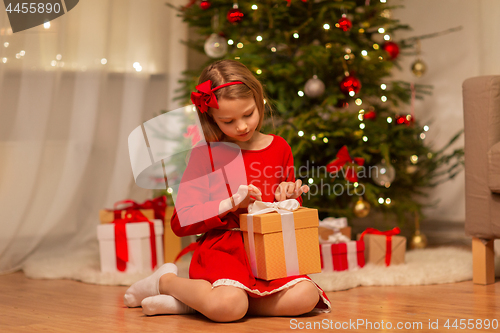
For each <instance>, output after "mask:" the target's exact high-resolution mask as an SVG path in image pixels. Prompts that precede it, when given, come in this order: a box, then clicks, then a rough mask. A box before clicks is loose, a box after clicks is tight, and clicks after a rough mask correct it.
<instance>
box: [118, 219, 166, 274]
mask: <svg viewBox="0 0 500 333" xmlns="http://www.w3.org/2000/svg"><path fill="white" fill-rule="evenodd" d="M137 222H148V223H149V233H150V234H149V241H150V244H151V268H152V269H153V270H154V269H155V268H156V264H157V259H156V235H155V225H154V223H153V222H151V221H150V220H148V218H147V217H146V216H144V214H142V213H141V212H140V211H139V210H135V211H130V212H128V213H127V215H126V216H125V218H123V219H122V218H120V219H116V220H114V221H113V223H114V224H115V251H116V268H117V269H118V270H119V271H120V272H124V271H125V269H126V268H127V262H128V243H127V229H126V224H127V223H137Z"/></svg>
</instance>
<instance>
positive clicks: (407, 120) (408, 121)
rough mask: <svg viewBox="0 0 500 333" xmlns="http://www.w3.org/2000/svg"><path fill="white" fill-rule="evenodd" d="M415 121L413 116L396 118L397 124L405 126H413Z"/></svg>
mask: <svg viewBox="0 0 500 333" xmlns="http://www.w3.org/2000/svg"><path fill="white" fill-rule="evenodd" d="M414 122H415V120H414V119H413V117H412V116H411V115H406V116H396V124H398V125H403V124H405V125H406V126H410V125H413V123H414Z"/></svg>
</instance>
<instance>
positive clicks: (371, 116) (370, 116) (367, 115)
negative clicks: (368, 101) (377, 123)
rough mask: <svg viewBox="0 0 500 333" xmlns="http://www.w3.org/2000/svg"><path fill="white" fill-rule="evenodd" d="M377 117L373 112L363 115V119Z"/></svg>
mask: <svg viewBox="0 0 500 333" xmlns="http://www.w3.org/2000/svg"><path fill="white" fill-rule="evenodd" d="M376 117H377V114H376V113H375V111H372V110H370V111H368V112H367V113H365V115H364V116H363V118H364V119H371V120H373V119H375V118H376Z"/></svg>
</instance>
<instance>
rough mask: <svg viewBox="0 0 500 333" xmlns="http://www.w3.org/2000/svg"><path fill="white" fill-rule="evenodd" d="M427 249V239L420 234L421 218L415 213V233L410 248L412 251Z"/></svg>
mask: <svg viewBox="0 0 500 333" xmlns="http://www.w3.org/2000/svg"><path fill="white" fill-rule="evenodd" d="M426 247H427V237H426V236H425V235H424V234H422V233H420V217H419V215H418V213H415V233H414V234H413V236H411V240H410V248H411V249H424V248H426Z"/></svg>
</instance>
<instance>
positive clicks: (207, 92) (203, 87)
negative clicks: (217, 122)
mask: <svg viewBox="0 0 500 333" xmlns="http://www.w3.org/2000/svg"><path fill="white" fill-rule="evenodd" d="M211 87H212V81H210V80H208V81H205V82H203V83H202V84H199V85H197V86H196V90H198V91H200V92H199V93H198V92H192V93H191V102H193V104H194V105H196V107H197V108H198V110H200V112H201V113H205V112H207V111H208V108H216V109H218V108H219V103H217V98H216V97H215V94H214V93H213V91H212V88H211Z"/></svg>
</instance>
